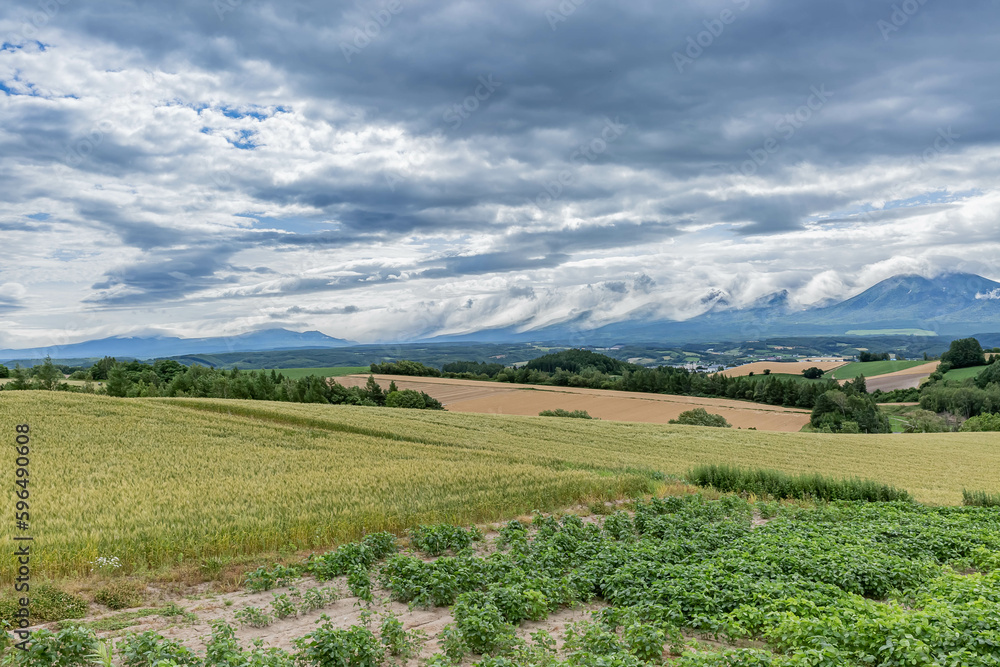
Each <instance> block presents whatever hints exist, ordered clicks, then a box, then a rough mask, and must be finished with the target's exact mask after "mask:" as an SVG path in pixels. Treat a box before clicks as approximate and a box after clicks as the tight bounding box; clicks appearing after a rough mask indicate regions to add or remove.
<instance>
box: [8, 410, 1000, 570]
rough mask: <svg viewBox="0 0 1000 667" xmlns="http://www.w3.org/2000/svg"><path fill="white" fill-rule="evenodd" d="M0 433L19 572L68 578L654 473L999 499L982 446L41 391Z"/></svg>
mask: <svg viewBox="0 0 1000 667" xmlns="http://www.w3.org/2000/svg"><path fill="white" fill-rule="evenodd" d="M0 416H2V419H0V423H3V424H6V425H8V426H7V427H5V428H7V429H8V432H9V439H10V441H11V443H13V437H14V432H13V424H16V423H28V424H29V425H30V428H31V437H32V443H33V444H32V447H33V449H32V456H31V465H30V471H31V485H32V486H31V493H32V496H31V498H32V500H31V513H32V520H33V522H32V529H33V531H35V534H36V535H37V536H38V539H39V545H40V547H39V551H38V555H37V557H36V558H35V559H33V561H32V566H33V570H32V571H33V572H36V573H38V574H42V573H45V574H50V575H57V574H60V575H81V574H84V573H86V572H87V571H89V567H90V565H89V563H90V562H92V561H93V560H94V559H95V558H96V557H98V556H104V557H112V556H115V557H118V558H120V559H121V560H122V562H123V563H126V564H127V567H128V568H129V569H138V570H142V569H155V568H159V567H163V566H166V565H170V564H174V563H178V562H181V561H189V560H195V561H197V560H198V559H202V558H205V557H208V556H213V555H222V554H253V553H263V552H265V551H273V550H276V549H279V548H283V547H288V546H294V547H299V548H317V547H322V546H326V545H330V544H334V543H340V542H343V541H346V540H351V539H355V538H357V537H359V536H360V535H362V534H364V533H367V532H370V531H374V530H389V531H395V532H398V531H401V530H403V529H405V528H407V527H409V526H413V525H416V524H418V523H422V522H428V521H451V522H459V523H468V522H478V521H487V520H497V519H501V518H505V517H510V516H516V515H518V514H521V513H525V512H530V511H531V510H533V509H542V510H545V509H553V508H558V507H564V506H566V505H567V504H570V503H573V502H576V501H580V500H588V499H598V498H612V497H622V496H633V495H636V494H640V493H645V492H649V491H652V490H654V488H655V487H656V485H657V481H656V477H657V475H656V474H655V473H658V472H659V473H666V474H683V473H685V472H686V471H687V470H688V469H689V467H690V466H691V465H694V464H699V463H717V462H725V463H730V464H734V465H745V466H757V467H759V466H766V467H771V468H777V469H781V470H784V471H787V472H819V473H824V474H831V475H836V476H841V477H842V476H859V477H865V478H870V479H875V480H878V481H881V482H885V483H888V484H892V485H895V486H898V487H901V488H905V489H907V490H909V491H910V492H911V493H913V495H914V496H915V497H916V498H917V499H918V500H921V501H927V502H934V503H944V504H958V503H960V502H961V497H962V496H961V492H962V489H963V488H973V489H984V490H988V491H992V492H997V491H1000V434H992V433H969V434H964V433H960V434H942V435H914V436H901V435H885V436H877V435H872V436H865V435H855V436H852V435H822V434H806V433H788V434H784V433H762V432H756V431H733V430H728V429H727V430H723V429H711V428H697V427H684V426H660V425H653V424H630V423H615V422H601V421H589V420H554V419H545V418H539V417H511V416H499V415H472V414H450V413H446V412H444V413H442V412H424V411H409V410H402V409H396V410H393V409H379V408H364V407H352V406H329V405H302V404H286V403H265V402H253V401H224V400H203V399H114V398H108V397H101V396H91V395H81V394H63V393H58V392H54V393H49V392H40V391H35V392H12V393H4V394H0ZM4 469H5V470H6V471H8V472H6V473H5V475H6V476H7V477H6V478H5V481H4V487H5V488H6V489H7V491H6V493H7V499H6V500H7V504H8V506H9V507H13V503H14V500H15V498H14V490H15V489H16V487H15V486H14V485H13V481H14V480H13V472H12V471H13V465H7V466H5V467H4ZM81 517H85V518H86V519H85V520H81ZM41 545H44V547H42V546H41ZM12 567H13V565H12V561H11V560H10V559H7V560H6V561H4V562H3V563H2V565H0V568H2V569H0V579H2V580H4V581H10V579H11V575H12Z"/></svg>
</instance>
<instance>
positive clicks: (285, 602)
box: [271, 593, 299, 619]
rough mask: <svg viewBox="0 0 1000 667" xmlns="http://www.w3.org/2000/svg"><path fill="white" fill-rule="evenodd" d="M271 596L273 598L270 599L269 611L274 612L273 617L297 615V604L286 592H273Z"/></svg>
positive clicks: (282, 617)
mask: <svg viewBox="0 0 1000 667" xmlns="http://www.w3.org/2000/svg"><path fill="white" fill-rule="evenodd" d="M273 597H274V599H273V600H271V611H273V612H274V617H275V618H278V619H284V618H289V617H290V616H298V613H299V609H298V605H297V604H296V603H295V600H293V599H292V598H291V597H290V596H289V595H288V594H285V593H282V594H281V595H277V594H275V595H274V596H273Z"/></svg>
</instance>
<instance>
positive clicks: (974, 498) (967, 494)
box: [962, 489, 1000, 507]
mask: <svg viewBox="0 0 1000 667" xmlns="http://www.w3.org/2000/svg"><path fill="white" fill-rule="evenodd" d="M962 504H963V505H966V506H968V507H1000V494H992V493H987V492H986V491H967V490H966V489H962Z"/></svg>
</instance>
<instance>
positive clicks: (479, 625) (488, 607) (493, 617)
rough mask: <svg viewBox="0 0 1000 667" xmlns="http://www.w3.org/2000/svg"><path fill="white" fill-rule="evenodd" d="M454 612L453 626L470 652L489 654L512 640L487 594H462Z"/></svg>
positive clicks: (510, 632)
mask: <svg viewBox="0 0 1000 667" xmlns="http://www.w3.org/2000/svg"><path fill="white" fill-rule="evenodd" d="M453 612H454V614H455V626H456V627H457V628H458V631H459V632H460V633H461V634H462V639H463V640H464V641H465V644H466V645H467V646H468V647H469V650H471V651H472V652H473V653H479V654H483V653H491V652H493V651H495V650H496V649H499V648H502V647H504V646H507V645H509V644H510V643H511V641H512V640H513V637H514V629H513V628H512V627H511V626H510V625H508V624H507V623H506V622H504V617H503V614H501V613H500V609H499V607H497V606H496V604H494V602H493V599H492V597H491V596H490V595H489V594H488V593H482V592H479V591H474V592H470V593H462V594H461V595H459V596H458V600H456V601H455V607H454V609H453Z"/></svg>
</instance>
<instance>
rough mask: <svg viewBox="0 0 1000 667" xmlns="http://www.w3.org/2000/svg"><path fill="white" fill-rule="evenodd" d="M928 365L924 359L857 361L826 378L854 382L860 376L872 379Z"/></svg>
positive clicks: (828, 374)
mask: <svg viewBox="0 0 1000 667" xmlns="http://www.w3.org/2000/svg"><path fill="white" fill-rule="evenodd" d="M926 363H928V362H926V361H924V360H923V359H915V360H913V361H866V362H864V363H862V362H860V361H856V362H854V363H851V364H847V365H846V366H841V367H840V368H838V369H836V370H834V371H833V372H832V373H827V374H826V377H832V378H833V379H834V380H853V379H854V378H856V377H858V376H859V375H864V376H865V377H866V378H872V377H877V376H879V375H888V374H889V373H895V372H896V371H905V370H907V369H909V368H914V367H916V366H923V365H924V364H926ZM928 375H929V373H928Z"/></svg>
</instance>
